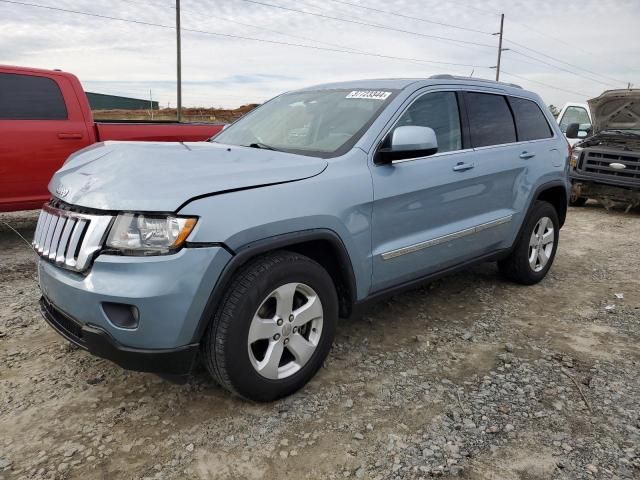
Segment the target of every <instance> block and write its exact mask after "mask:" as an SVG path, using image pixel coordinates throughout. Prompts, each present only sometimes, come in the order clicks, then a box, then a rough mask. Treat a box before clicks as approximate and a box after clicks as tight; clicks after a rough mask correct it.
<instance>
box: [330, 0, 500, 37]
mask: <svg viewBox="0 0 640 480" xmlns="http://www.w3.org/2000/svg"><path fill="white" fill-rule="evenodd" d="M330 1H332V2H334V3H341V4H343V5H349V6H351V7H356V8H362V9H364V10H370V11H372V12H378V13H384V14H387V15H393V16H394V17H401V18H407V19H409V20H417V21H418V22H424V23H431V24H434V25H440V26H442V27H448V28H457V29H459V30H466V31H467V32H474V33H482V34H484V35H493V32H485V31H484V30H476V29H475V28H468V27H462V26H460V25H452V24H450V23H444V22H438V21H436V20H427V19H426V18H421V17H412V16H410V15H403V14H402V13H398V12H392V11H389V10H382V9H379V8H374V7H369V6H365V5H360V4H357V3H351V2H346V1H344V0H330Z"/></svg>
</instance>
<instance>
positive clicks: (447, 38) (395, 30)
mask: <svg viewBox="0 0 640 480" xmlns="http://www.w3.org/2000/svg"><path fill="white" fill-rule="evenodd" d="M241 1H243V2H247V3H253V4H256V5H262V6H265V7H271V8H278V9H280V10H286V11H289V12H296V13H302V14H304V15H311V16H314V17H319V18H325V19H328V20H335V21H337V22H344V23H351V24H354V25H363V26H367V27H372V28H378V29H382V30H389V31H392V32H399V33H405V34H408V35H415V36H418V37H424V38H432V39H435V40H440V41H444V42H453V43H459V44H463V45H474V46H476V47H485V48H492V49H493V48H496V47H495V45H490V44H488V43H479V42H471V41H467V40H458V39H457V38H450V37H442V36H439V35H429V34H426V33H419V32H413V31H411V30H404V29H402V28H395V27H389V26H386V25H381V24H379V23H369V22H363V21H360V20H350V19H347V18H340V17H334V16H332V15H325V14H323V13H314V12H308V11H305V10H299V9H297V8H291V7H285V6H283V5H275V4H273V3H266V2H260V1H258V0H241Z"/></svg>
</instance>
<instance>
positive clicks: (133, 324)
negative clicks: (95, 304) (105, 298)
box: [102, 302, 140, 329]
mask: <svg viewBox="0 0 640 480" xmlns="http://www.w3.org/2000/svg"><path fill="white" fill-rule="evenodd" d="M102 311H103V312H104V314H105V315H106V317H107V318H108V319H109V321H110V322H111V323H113V324H114V325H115V326H116V327H120V328H129V329H134V328H138V322H139V321H140V312H139V311H138V308H137V307H136V306H135V305H127V304H126V303H113V302H102Z"/></svg>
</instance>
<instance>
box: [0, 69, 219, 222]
mask: <svg viewBox="0 0 640 480" xmlns="http://www.w3.org/2000/svg"><path fill="white" fill-rule="evenodd" d="M222 127H223V125H221V124H219V125H215V124H189V123H173V122H164V123H163V122H157V123H146V122H144V123H143V122H126V121H118V122H115V121H114V122H94V121H93V116H92V114H91V109H90V108H89V102H88V101H87V96H86V95H85V93H84V90H83V89H82V85H81V84H80V81H79V80H78V78H77V77H76V76H75V75H72V74H70V73H66V72H60V71H57V70H40V69H33V68H23V67H10V66H3V65H0V212H10V211H16V210H27V209H31V208H40V206H41V205H42V203H43V202H45V201H46V200H47V199H48V198H49V192H48V191H47V184H48V183H49V179H50V178H51V176H52V175H53V173H54V172H55V171H56V170H58V169H59V168H60V166H62V164H63V163H64V161H65V160H66V159H67V157H68V156H69V155H70V154H72V153H73V152H75V151H77V150H80V149H81V148H84V147H86V146H88V145H91V144H92V143H96V142H104V141H106V140H145V141H156V142H157V141H160V142H176V141H190V142H193V141H201V140H206V139H207V138H210V137H212V136H213V135H215V134H216V133H218V132H219V131H220V130H221V129H222Z"/></svg>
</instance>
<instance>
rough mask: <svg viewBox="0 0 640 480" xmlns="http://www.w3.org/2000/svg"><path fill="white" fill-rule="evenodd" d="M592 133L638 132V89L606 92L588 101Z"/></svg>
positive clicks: (639, 94) (639, 128) (639, 99)
mask: <svg viewBox="0 0 640 480" xmlns="http://www.w3.org/2000/svg"><path fill="white" fill-rule="evenodd" d="M588 103H589V108H590V109H591V116H592V118H593V133H598V132H601V131H603V130H640V89H632V90H607V91H606V92H604V93H603V94H602V95H600V96H599V97H597V98H593V99H591V100H589V102H588Z"/></svg>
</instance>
